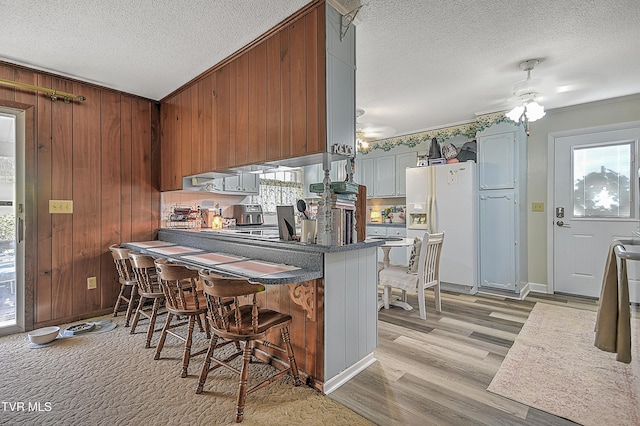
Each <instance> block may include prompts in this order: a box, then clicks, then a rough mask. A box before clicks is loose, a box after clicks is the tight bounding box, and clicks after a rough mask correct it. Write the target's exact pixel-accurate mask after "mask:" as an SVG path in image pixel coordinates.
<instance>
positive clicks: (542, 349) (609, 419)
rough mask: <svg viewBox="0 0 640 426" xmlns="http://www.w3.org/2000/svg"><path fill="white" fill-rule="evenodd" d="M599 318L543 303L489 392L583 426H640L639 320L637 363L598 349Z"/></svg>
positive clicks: (636, 327)
mask: <svg viewBox="0 0 640 426" xmlns="http://www.w3.org/2000/svg"><path fill="white" fill-rule="evenodd" d="M595 320H596V313H595V312H591V311H584V310H578V309H572V308H567V307H560V306H555V305H549V304H544V303H538V304H536V306H535V307H534V309H533V311H532V312H531V314H530V316H529V319H528V320H527V322H526V323H525V324H524V327H523V328H522V331H521V332H520V334H519V335H518V337H517V338H516V341H515V343H514V345H513V346H512V347H511V349H510V350H509V353H508V354H507V357H506V358H505V360H504V362H503V363H502V365H501V366H500V370H499V371H498V373H497V374H496V375H495V377H494V378H493V381H492V382H491V384H490V385H489V388H488V390H489V391H491V392H494V393H496V394H498V395H502V396H505V397H507V398H510V399H513V400H515V401H518V402H521V403H523V404H526V405H529V406H531V407H535V408H538V409H540V410H543V411H546V412H549V413H552V414H555V415H557V416H560V417H564V418H567V419H569V420H572V421H575V422H578V423H581V424H584V425H640V399H639V398H638V395H639V394H640V362H639V361H640V360H639V358H640V351H638V347H639V345H638V339H639V338H640V332H639V330H640V327H639V323H640V320H637V319H632V336H633V348H632V354H633V355H632V356H633V361H632V363H631V364H623V363H620V362H617V361H616V360H615V354H612V353H608V352H603V351H600V350H599V349H597V348H596V347H595V346H594V345H593V342H594V336H595V334H594V331H593V327H594V325H595Z"/></svg>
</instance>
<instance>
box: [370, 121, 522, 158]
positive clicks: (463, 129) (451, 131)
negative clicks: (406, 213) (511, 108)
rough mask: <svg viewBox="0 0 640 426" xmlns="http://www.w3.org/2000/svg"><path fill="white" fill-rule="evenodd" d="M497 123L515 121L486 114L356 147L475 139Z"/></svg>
mask: <svg viewBox="0 0 640 426" xmlns="http://www.w3.org/2000/svg"><path fill="white" fill-rule="evenodd" d="M498 123H512V124H514V125H515V124H516V123H515V122H513V121H511V120H510V119H508V118H507V117H506V116H505V115H504V113H495V114H486V115H481V116H478V118H477V119H476V121H475V122H472V123H467V124H461V125H458V126H451V127H443V128H440V129H435V130H428V131H426V132H419V133H412V134H410V135H404V136H398V137H394V138H388V139H380V140H377V141H373V142H369V146H368V147H366V148H363V147H362V146H359V147H358V153H360V154H364V155H366V154H368V153H370V152H371V151H372V150H374V149H381V150H383V151H385V152H388V151H391V150H392V149H393V148H395V147H397V146H400V145H404V146H407V147H409V148H415V147H416V146H418V145H420V144H421V143H422V142H430V141H431V140H432V139H433V138H436V140H437V141H438V143H440V144H442V143H444V141H446V140H447V139H450V138H453V137H456V136H464V137H466V138H469V139H475V137H476V133H478V132H481V131H483V130H485V129H486V128H488V127H491V126H492V125H494V124H498Z"/></svg>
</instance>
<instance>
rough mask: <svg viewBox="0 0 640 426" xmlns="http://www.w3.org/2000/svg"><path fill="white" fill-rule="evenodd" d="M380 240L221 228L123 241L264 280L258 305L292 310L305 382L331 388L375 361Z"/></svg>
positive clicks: (158, 253) (170, 231)
mask: <svg viewBox="0 0 640 426" xmlns="http://www.w3.org/2000/svg"><path fill="white" fill-rule="evenodd" d="M383 243H384V241H371V242H370V241H367V242H360V243H355V244H350V245H344V246H321V245H315V244H306V243H300V242H294V241H281V240H277V239H274V238H260V237H256V238H253V237H250V236H247V235H242V236H240V235H237V234H236V233H234V232H225V231H224V230H223V231H212V230H210V229H160V231H159V232H158V241H156V242H138V243H136V242H131V243H127V244H126V246H127V247H129V248H131V249H134V250H138V251H142V252H147V253H148V254H150V255H153V256H156V257H164V258H167V259H171V260H174V261H177V262H181V263H185V264H187V265H190V266H193V267H197V268H205V269H209V270H211V271H214V272H218V273H221V274H226V275H232V276H241V277H246V278H248V279H250V280H251V281H255V282H260V283H262V284H265V287H266V291H265V292H263V293H261V294H260V296H259V297H260V299H259V303H260V304H261V305H262V306H265V307H267V308H270V309H275V310H278V311H280V312H282V313H286V314H289V315H291V316H292V318H293V321H292V324H291V327H290V331H291V343H292V345H293V348H294V352H295V354H296V361H297V363H298V367H299V369H300V370H301V372H303V375H304V376H306V382H307V384H308V385H310V386H312V387H314V388H316V389H317V390H319V391H321V392H323V393H330V392H331V391H333V390H334V389H336V388H338V387H339V386H341V385H342V384H344V383H345V382H346V381H348V380H349V379H350V378H351V377H353V376H355V375H356V374H358V373H359V372H360V371H362V370H363V369H364V368H366V367H367V366H368V365H370V364H372V363H373V362H374V361H375V358H374V357H373V349H374V348H375V347H376V345H377V334H378V330H377V314H378V311H377V259H376V255H377V248H378V246H380V245H381V244H383ZM325 330H326V331H327V332H325ZM329 330H330V332H328V331H329ZM267 352H269V351H268V350H267ZM274 355H275V354H274Z"/></svg>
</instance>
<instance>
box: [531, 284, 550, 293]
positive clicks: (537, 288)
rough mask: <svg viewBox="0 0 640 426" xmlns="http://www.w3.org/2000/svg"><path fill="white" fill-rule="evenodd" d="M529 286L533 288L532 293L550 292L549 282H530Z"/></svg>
mask: <svg viewBox="0 0 640 426" xmlns="http://www.w3.org/2000/svg"><path fill="white" fill-rule="evenodd" d="M529 288H531V292H532V293H544V294H550V292H549V286H548V285H547V284H539V283H529Z"/></svg>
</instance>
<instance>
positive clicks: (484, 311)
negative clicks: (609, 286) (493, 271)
mask: <svg viewBox="0 0 640 426" xmlns="http://www.w3.org/2000/svg"><path fill="white" fill-rule="evenodd" d="M432 294H433V293H432V292H429V296H428V299H427V320H426V321H423V320H421V319H420V318H419V316H418V310H417V298H416V296H415V295H413V296H411V295H409V303H410V304H411V305H412V306H413V307H414V310H413V311H410V312H407V311H405V310H403V309H400V308H395V307H392V308H390V309H389V310H384V309H382V310H381V311H380V313H379V319H378V347H377V348H376V350H375V356H376V358H377V361H376V362H375V364H373V365H371V366H370V367H369V368H367V369H366V370H365V371H363V372H361V373H360V374H359V375H358V376H356V377H355V378H353V379H352V380H350V381H349V382H348V383H346V384H345V385H343V386H342V387H340V388H339V389H337V390H336V391H334V392H333V393H332V394H330V395H329V396H330V398H332V399H334V400H335V401H338V402H340V403H342V404H343V405H345V406H347V407H349V408H351V409H352V410H354V411H355V412H357V413H359V414H360V415H362V416H364V417H366V418H367V419H369V420H371V421H372V422H374V423H376V424H379V425H439V426H441V425H480V424H486V425H569V424H575V423H573V422H571V421H569V420H566V419H563V418H560V417H557V416H554V415H552V414H549V413H546V412H543V411H540V410H537V409H535V408H531V407H529V406H526V405H523V404H520V403H518V402H515V401H512V400H509V399H506V398H503V397H501V396H499V395H496V394H493V393H491V392H489V391H487V390H486V389H487V386H489V383H491V380H492V379H493V376H494V375H495V374H496V372H497V371H498V369H499V368H500V364H501V363H502V361H503V360H504V357H505V356H506V354H507V352H508V351H509V348H510V347H511V345H512V344H513V341H514V339H515V337H516V336H517V335H518V333H519V332H520V329H521V328H522V325H523V324H524V323H525V321H526V320H527V317H528V316H529V313H530V312H531V310H532V309H533V306H534V305H535V304H536V303H552V304H558V305H563V306H570V307H573V308H578V309H588V310H592V311H595V310H597V305H596V301H595V300H591V299H583V298H578V297H572V296H562V295H553V296H551V295H541V294H531V295H529V296H528V297H527V298H526V300H524V301H518V300H510V299H504V298H500V297H494V296H484V295H475V296H470V295H462V294H453V293H444V292H443V295H442V296H443V297H442V313H438V312H435V309H434V303H433V296H432Z"/></svg>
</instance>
